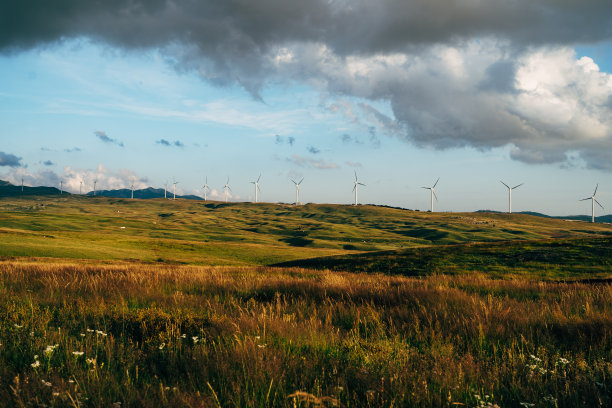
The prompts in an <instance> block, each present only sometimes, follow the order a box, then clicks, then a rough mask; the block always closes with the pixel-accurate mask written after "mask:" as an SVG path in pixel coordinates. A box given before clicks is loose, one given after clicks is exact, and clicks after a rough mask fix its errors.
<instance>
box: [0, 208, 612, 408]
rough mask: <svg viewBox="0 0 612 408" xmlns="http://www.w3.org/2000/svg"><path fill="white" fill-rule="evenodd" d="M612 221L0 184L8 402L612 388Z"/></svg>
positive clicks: (369, 398) (3, 386) (329, 401)
mask: <svg viewBox="0 0 612 408" xmlns="http://www.w3.org/2000/svg"><path fill="white" fill-rule="evenodd" d="M122 227H124V228H122ZM611 232H612V227H611V226H610V225H605V224H596V225H591V224H588V223H581V222H565V221H560V220H550V219H545V218H537V217H530V216H523V215H512V216H508V215H506V214H487V213H478V214H450V213H440V214H438V213H435V214H430V213H419V212H414V211H406V210H398V209H390V208H381V207H372V206H360V207H356V208H355V207H349V206H334V205H307V206H303V207H299V208H293V207H289V206H285V205H275V204H257V205H252V204H244V203H240V204H227V205H226V204H221V203H208V204H205V203H197V202H190V201H183V200H177V201H176V202H169V201H164V200H147V201H144V200H122V199H107V198H92V197H70V198H67V199H66V198H57V197H30V198H18V199H0V401H1V402H0V406H4V405H6V406H16V407H26V406H49V407H65V406H69V407H98V406H104V407H113V408H119V407H160V406H162V407H163V406H167V407H296V406H300V407H314V406H342V407H378V406H381V407H430V406H434V407H438V406H439V407H463V406H465V407H487V406H488V407H491V408H493V407H496V406H497V407H525V408H527V407H532V406H533V407H550V408H553V407H555V408H557V407H576V406H585V407H587V406H588V407H606V406H611V405H612V313H611V311H612V296H611V295H612V285H610V283H609V282H610V279H611V278H612V256H611V255H610V253H611V251H610V249H612V248H611V247H612V237H611V236H610V234H611ZM271 264H280V265H282V266H275V267H270V266H267V265H271ZM531 404H533V405H531Z"/></svg>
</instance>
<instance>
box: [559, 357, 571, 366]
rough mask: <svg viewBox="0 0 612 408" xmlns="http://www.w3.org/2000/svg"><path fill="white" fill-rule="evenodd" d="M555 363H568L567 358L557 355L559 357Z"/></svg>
mask: <svg viewBox="0 0 612 408" xmlns="http://www.w3.org/2000/svg"><path fill="white" fill-rule="evenodd" d="M557 364H561V365H567V364H569V360H568V359H567V358H563V357H559V359H558V360H557Z"/></svg>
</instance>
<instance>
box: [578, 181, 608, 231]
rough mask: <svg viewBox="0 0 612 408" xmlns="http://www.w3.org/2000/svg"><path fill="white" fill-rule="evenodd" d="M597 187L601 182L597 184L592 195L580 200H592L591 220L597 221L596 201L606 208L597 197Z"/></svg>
mask: <svg viewBox="0 0 612 408" xmlns="http://www.w3.org/2000/svg"><path fill="white" fill-rule="evenodd" d="M597 187H599V184H597V185H596V186H595V191H594V192H593V195H592V196H590V197H587V198H583V199H582V200H580V201H586V200H591V222H595V203H597V205H598V206H600V207H601V209H602V210H603V209H604V208H603V205H601V204H600V203H599V201H597V199H596V198H595V194H597Z"/></svg>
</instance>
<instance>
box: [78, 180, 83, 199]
mask: <svg viewBox="0 0 612 408" xmlns="http://www.w3.org/2000/svg"><path fill="white" fill-rule="evenodd" d="M82 194H83V180H81V181H79V195H82Z"/></svg>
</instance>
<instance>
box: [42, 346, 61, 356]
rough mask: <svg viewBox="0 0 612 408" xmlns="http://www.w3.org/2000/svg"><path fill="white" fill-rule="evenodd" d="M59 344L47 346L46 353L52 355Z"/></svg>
mask: <svg viewBox="0 0 612 408" xmlns="http://www.w3.org/2000/svg"><path fill="white" fill-rule="evenodd" d="M57 346H58V344H55V345H53V346H47V348H46V349H45V351H44V353H45V354H46V355H50V354H51V353H53V351H54V350H55V349H56V348H57Z"/></svg>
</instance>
